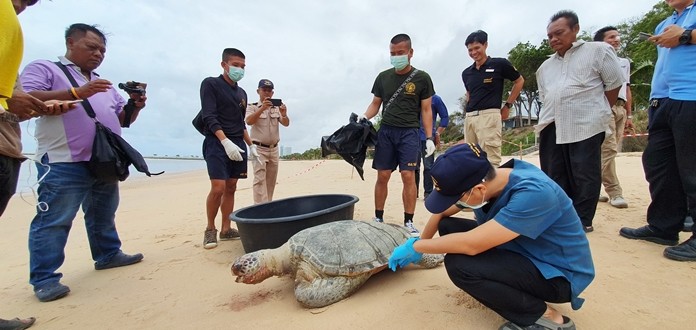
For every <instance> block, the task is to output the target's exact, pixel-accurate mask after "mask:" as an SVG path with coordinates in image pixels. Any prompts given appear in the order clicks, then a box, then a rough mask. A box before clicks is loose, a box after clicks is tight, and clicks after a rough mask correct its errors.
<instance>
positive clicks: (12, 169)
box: [0, 155, 22, 216]
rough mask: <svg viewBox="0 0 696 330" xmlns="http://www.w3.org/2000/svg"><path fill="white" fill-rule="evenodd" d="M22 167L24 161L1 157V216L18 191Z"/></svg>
mask: <svg viewBox="0 0 696 330" xmlns="http://www.w3.org/2000/svg"><path fill="white" fill-rule="evenodd" d="M21 165H22V161H21V160H19V159H17V158H12V157H7V156H3V155H0V216H1V215H2V214H3V213H4V212H5V208H7V203H9V202H10V198H12V195H14V193H15V192H16V191H17V181H18V180H19V167H20V166H21Z"/></svg>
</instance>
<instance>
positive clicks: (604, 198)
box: [599, 195, 609, 203]
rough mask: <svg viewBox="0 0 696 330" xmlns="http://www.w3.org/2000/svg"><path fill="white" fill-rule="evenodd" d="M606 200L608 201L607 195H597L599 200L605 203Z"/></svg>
mask: <svg viewBox="0 0 696 330" xmlns="http://www.w3.org/2000/svg"><path fill="white" fill-rule="evenodd" d="M608 201H609V197H607V196H604V195H602V196H599V202H602V203H606V202H608Z"/></svg>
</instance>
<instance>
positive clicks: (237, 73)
mask: <svg viewBox="0 0 696 330" xmlns="http://www.w3.org/2000/svg"><path fill="white" fill-rule="evenodd" d="M227 76H228V77H230V79H232V81H234V82H238V81H240V80H242V78H244V69H241V68H238V67H236V66H230V67H229V69H228V70H227Z"/></svg>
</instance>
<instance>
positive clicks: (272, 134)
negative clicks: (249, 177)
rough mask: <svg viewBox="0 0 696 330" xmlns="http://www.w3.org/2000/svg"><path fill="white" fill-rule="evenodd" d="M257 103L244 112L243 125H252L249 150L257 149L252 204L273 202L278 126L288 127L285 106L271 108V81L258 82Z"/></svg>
mask: <svg viewBox="0 0 696 330" xmlns="http://www.w3.org/2000/svg"><path fill="white" fill-rule="evenodd" d="M256 92H257V93H258V94H259V102H257V103H251V104H249V105H248V106H247V110H246V119H245V120H246V123H247V125H250V126H251V131H250V132H251V140H252V143H253V144H252V146H251V147H252V148H256V150H257V151H258V154H259V157H258V158H257V159H255V160H254V161H252V164H253V166H254V204H258V203H265V202H270V201H271V200H273V190H274V189H275V185H276V178H277V177H278V161H279V159H280V153H279V149H278V141H280V134H279V132H278V124H281V125H283V126H285V127H288V125H290V118H288V109H287V107H285V104H284V103H281V104H280V106H276V105H273V104H272V102H271V98H272V97H273V82H271V81H270V80H268V79H261V81H259V88H258V89H257V90H256Z"/></svg>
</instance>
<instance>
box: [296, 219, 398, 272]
mask: <svg viewBox="0 0 696 330" xmlns="http://www.w3.org/2000/svg"><path fill="white" fill-rule="evenodd" d="M409 237H410V236H409V234H408V231H406V229H405V228H403V227H401V226H397V225H393V224H386V223H377V222H364V221H355V220H343V221H335V222H329V223H325V224H322V225H318V226H315V227H311V228H308V229H305V230H302V231H300V232H299V233H297V234H295V235H294V236H292V237H290V239H289V240H288V243H289V246H290V250H291V254H292V258H293V261H294V262H302V261H304V262H307V263H309V264H310V265H311V266H313V267H314V268H315V269H316V270H317V272H319V273H323V274H325V275H327V276H355V275H358V274H362V273H366V272H370V271H372V270H374V269H376V268H379V267H382V266H384V265H386V264H387V263H388V260H389V256H390V255H391V253H392V251H394V248H395V247H397V246H399V245H401V244H402V243H404V242H405V241H406V240H407V239H408V238H409Z"/></svg>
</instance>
